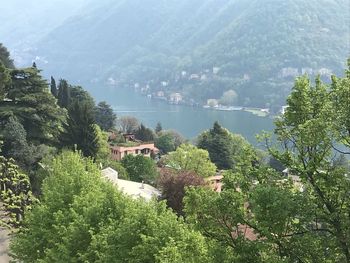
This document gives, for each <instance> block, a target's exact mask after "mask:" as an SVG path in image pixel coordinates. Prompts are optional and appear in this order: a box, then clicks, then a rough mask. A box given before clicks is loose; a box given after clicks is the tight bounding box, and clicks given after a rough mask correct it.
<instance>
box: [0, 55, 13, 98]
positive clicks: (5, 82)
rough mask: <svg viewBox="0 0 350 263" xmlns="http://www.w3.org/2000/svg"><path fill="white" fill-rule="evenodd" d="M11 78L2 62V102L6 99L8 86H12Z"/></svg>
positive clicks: (0, 68)
mask: <svg viewBox="0 0 350 263" xmlns="http://www.w3.org/2000/svg"><path fill="white" fill-rule="evenodd" d="M10 82H11V77H10V73H9V71H8V69H7V68H6V67H5V65H4V64H3V63H2V62H1V61H0V101H1V100H3V99H4V98H5V90H6V86H8V85H10Z"/></svg>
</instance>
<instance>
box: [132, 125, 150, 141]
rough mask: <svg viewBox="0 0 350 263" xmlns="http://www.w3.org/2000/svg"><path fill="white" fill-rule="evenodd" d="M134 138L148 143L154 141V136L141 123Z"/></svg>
mask: <svg viewBox="0 0 350 263" xmlns="http://www.w3.org/2000/svg"><path fill="white" fill-rule="evenodd" d="M135 137H136V139H138V140H141V141H143V142H150V141H154V138H155V135H154V132H153V131H152V130H151V129H149V128H147V127H146V126H144V125H143V124H142V123H141V125H140V127H139V128H138V129H137V130H136V132H135Z"/></svg>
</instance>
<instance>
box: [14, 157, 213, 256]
mask: <svg viewBox="0 0 350 263" xmlns="http://www.w3.org/2000/svg"><path fill="white" fill-rule="evenodd" d="M48 172H49V176H48V177H47V178H46V179H45V181H44V185H43V195H42V200H41V202H40V203H39V204H37V205H35V206H34V208H33V210H32V211H31V212H29V213H28V214H27V216H26V218H25V222H24V226H23V229H22V231H21V232H19V233H18V234H17V235H16V236H15V237H14V239H13V241H12V244H11V251H12V252H13V254H14V259H16V260H19V261H21V262H24V263H26V262H38V261H41V262H58V261H59V262H120V263H121V262H144V263H153V262H162V263H165V262H182V261H181V260H182V259H184V260H185V261H186V262H190V263H195V262H208V261H207V260H208V250H207V245H206V242H205V239H204V238H203V237H202V236H201V235H200V234H199V233H198V232H196V231H193V230H191V229H190V228H189V227H188V226H187V225H186V224H185V223H184V222H183V221H182V220H179V219H178V218H177V217H176V215H175V214H173V213H172V212H171V211H170V210H167V209H166V207H165V204H164V203H157V202H153V201H152V202H150V203H146V202H144V201H143V200H132V199H131V198H129V197H126V196H124V195H123V194H122V193H121V192H119V191H117V190H116V189H115V187H114V186H113V185H112V184H110V183H109V182H107V181H104V180H102V177H101V174H100V170H99V169H98V168H97V166H96V165H95V164H93V163H92V161H91V160H90V159H84V158H82V157H81V156H80V155H79V154H77V153H70V152H64V153H63V154H61V155H60V156H59V157H57V158H55V160H54V161H53V163H52V164H51V166H50V167H49V168H48ZM173 259H175V260H176V261H169V260H173Z"/></svg>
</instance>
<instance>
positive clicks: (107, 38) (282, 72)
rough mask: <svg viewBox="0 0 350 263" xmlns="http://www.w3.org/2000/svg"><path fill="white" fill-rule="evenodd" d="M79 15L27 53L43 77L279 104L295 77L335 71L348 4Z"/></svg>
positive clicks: (148, 5) (107, 8)
mask: <svg viewBox="0 0 350 263" xmlns="http://www.w3.org/2000/svg"><path fill="white" fill-rule="evenodd" d="M82 14H83V15H80V16H77V17H71V18H70V19H68V20H66V22H64V23H63V24H62V25H61V26H59V27H58V28H56V29H54V30H53V31H52V32H50V33H49V34H48V35H47V36H46V37H45V38H43V39H42V40H41V41H39V43H38V51H37V53H35V54H33V55H35V56H40V57H43V58H45V60H47V61H48V63H47V64H46V65H44V66H43V67H44V69H45V70H47V71H49V72H52V73H55V74H58V75H61V76H66V77H67V78H69V79H75V80H81V81H82V82H88V81H97V82H106V80H107V79H108V78H111V79H113V80H115V82H116V83H126V84H128V85H132V86H133V84H134V83H136V82H137V83H140V85H146V84H147V83H148V84H150V85H151V92H155V91H157V89H159V83H160V81H168V82H169V83H170V84H169V86H168V89H169V90H171V91H179V92H181V93H183V94H184V96H192V97H193V98H195V99H196V100H197V101H200V102H204V101H206V99H208V98H212V97H214V98H219V97H220V96H221V94H222V92H223V91H224V90H227V89H229V88H233V89H235V90H236V91H237V93H238V95H239V100H238V102H239V103H240V104H255V105H257V104H259V105H264V104H265V103H267V102H268V103H270V104H280V103H282V101H283V100H284V98H285V96H286V95H287V94H288V92H289V90H290V86H291V83H290V82H288V81H291V80H292V79H294V77H295V75H297V74H301V73H305V72H308V73H311V74H314V73H315V74H316V73H320V72H321V73H322V74H324V76H325V78H327V76H328V75H329V74H330V73H331V72H334V73H339V72H342V69H343V68H344V65H345V61H346V57H347V56H348V55H349V49H350V47H349V46H350V44H349V42H350V40H349V36H350V29H349V26H348V25H349V24H350V18H349V17H350V11H349V8H348V2H347V0H338V1H329V0H321V1H316V0H312V1H303V0H287V1H280V0H263V1H262V0H259V1H257V0H255V1H247V0H229V1H224V0H219V1H217V0H206V1H199V0H192V1H185V0H178V1H175V0H168V1H165V0H163V1H156V0H142V1H141V0H128V1H126V0H119V1H109V0H105V1H101V2H99V3H96V2H94V1H90V2H87V3H85V6H84V8H83V9H82ZM213 67H219V68H220V71H219V73H218V74H216V75H215V76H209V77H208V78H209V79H208V78H207V79H206V80H204V81H199V82H197V83H194V82H193V81H192V82H188V81H187V82H186V81H185V80H183V81H180V82H177V79H178V75H179V74H180V72H181V71H183V70H185V71H186V72H187V73H188V74H198V75H200V76H201V75H202V74H204V75H205V73H204V72H206V73H208V70H209V71H211V70H212V68H213ZM320 70H321V71H320ZM206 75H208V74H206ZM209 75H210V74H209ZM205 77H207V76H205ZM213 83H214V84H213ZM199 93H202V94H199ZM275 93H277V94H275ZM197 94H198V96H197Z"/></svg>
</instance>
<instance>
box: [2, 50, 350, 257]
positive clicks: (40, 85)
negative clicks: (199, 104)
mask: <svg viewBox="0 0 350 263" xmlns="http://www.w3.org/2000/svg"><path fill="white" fill-rule="evenodd" d="M0 59H1V60H0V138H1V141H2V144H1V156H0V192H1V204H2V206H1V209H4V211H2V212H5V213H6V214H7V215H8V216H7V217H2V219H1V220H2V223H3V224H6V225H7V226H8V227H11V228H12V230H13V234H12V237H11V239H12V240H11V248H10V249H11V255H12V258H13V259H14V260H17V262H149V263H153V262H159V263H160V262H161V263H169V262H175V263H176V262H177V263H180V262H181V263H182V262H189V263H195V262H208V263H211V262H227V263H229V262H235V263H245V262H261V263H263V262H288V263H294V262H315V263H316V262H317V263H318V262H340V263H343V262H344V263H345V262H350V214H349V211H350V197H349V189H350V178H349V174H350V166H349V161H348V159H347V158H346V157H345V156H346V155H348V154H349V152H350V123H349V119H350V108H349V105H350V97H349V94H350V60H349V61H348V68H347V69H346V70H345V77H337V76H335V75H333V76H332V81H331V83H330V84H327V83H325V82H323V81H322V80H321V78H320V77H317V78H315V79H310V78H309V77H307V76H302V77H298V78H296V79H295V82H294V85H293V86H292V87H291V90H292V92H291V94H290V95H289V96H288V99H287V105H288V108H287V109H286V112H285V114H284V115H282V116H280V118H277V119H276V122H275V130H274V138H272V137H271V136H272V135H271V134H265V133H263V134H261V135H260V140H261V141H262V142H264V143H265V146H266V150H265V151H262V150H258V149H256V148H254V147H253V146H252V145H250V144H249V143H248V142H247V141H246V140H245V139H244V138H243V137H241V136H239V135H237V134H233V133H231V132H229V131H228V130H227V129H225V128H224V127H221V126H220V124H219V123H217V122H216V123H214V124H213V127H212V128H211V129H209V130H207V131H205V132H203V133H202V134H200V135H199V136H198V138H197V141H196V143H195V144H190V143H189V142H187V141H186V140H184V139H183V138H181V136H180V135H179V134H176V132H173V131H166V130H163V129H162V126H161V124H160V123H159V124H158V125H157V127H155V129H154V130H153V129H151V128H148V127H145V126H144V125H142V124H141V123H139V122H138V120H136V119H135V118H133V117H124V118H117V116H115V114H114V113H113V111H112V110H111V108H110V106H109V105H108V104H106V103H105V102H100V103H98V104H97V105H96V104H95V102H94V100H93V98H92V97H91V96H90V95H89V93H88V92H86V91H85V90H84V89H83V88H82V87H80V86H74V85H70V84H69V83H68V81H67V80H65V79H60V80H58V81H57V82H56V80H55V78H54V77H51V79H50V81H49V82H48V81H46V80H45V79H44V78H43V77H42V76H41V73H40V70H39V69H38V68H37V65H36V63H33V65H32V66H31V67H27V68H16V67H15V66H14V65H13V62H12V60H11V59H10V57H9V53H8V51H7V49H6V48H5V47H4V46H2V45H0ZM117 123H118V125H117ZM125 132H126V133H133V134H135V136H136V137H137V138H138V139H139V140H141V141H149V140H153V141H154V142H155V143H156V145H157V146H158V147H159V149H160V150H161V152H160V156H159V158H155V159H152V158H149V157H143V156H142V155H136V156H133V155H127V156H126V157H124V159H122V161H121V162H118V161H113V160H111V159H110V154H109V145H108V144H110V143H114V142H117V141H118V140H121V139H122V136H120V135H122V134H123V133H125ZM111 133H113V134H114V135H115V136H114V139H113V140H114V141H113V142H111V141H110V139H109V134H111ZM104 167H113V168H114V169H116V170H117V171H118V172H119V174H120V176H122V177H123V178H125V179H126V180H133V181H139V182H142V183H143V182H146V183H149V184H152V185H154V186H155V187H158V188H159V189H160V190H161V196H160V198H159V199H158V200H157V199H153V200H151V201H150V202H146V201H145V200H143V199H142V198H140V199H136V200H135V199H132V198H131V197H129V196H127V195H126V194H124V193H122V192H121V191H119V190H117V189H116V188H115V187H114V186H113V185H112V184H111V183H110V182H108V181H106V180H105V179H103V178H102V176H101V168H104ZM212 176H222V178H223V179H222V187H221V189H220V192H218V189H213V187H212V186H211V185H208V181H207V180H208V178H210V177H212Z"/></svg>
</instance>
